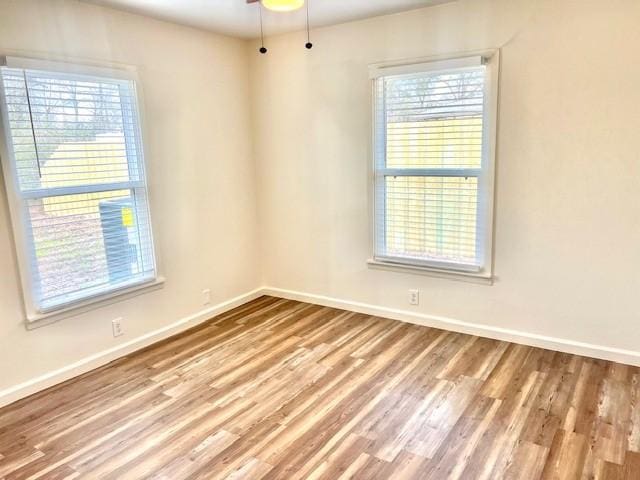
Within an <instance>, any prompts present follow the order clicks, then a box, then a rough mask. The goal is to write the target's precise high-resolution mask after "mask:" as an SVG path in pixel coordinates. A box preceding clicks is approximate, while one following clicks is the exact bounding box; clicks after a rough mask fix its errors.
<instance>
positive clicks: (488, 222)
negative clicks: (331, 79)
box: [367, 49, 500, 284]
mask: <svg viewBox="0 0 640 480" xmlns="http://www.w3.org/2000/svg"><path fill="white" fill-rule="evenodd" d="M480 62H482V63H480ZM473 65H476V66H480V65H484V66H485V86H484V106H483V123H484V128H483V149H482V167H481V168H480V169H473V168H467V169H462V168H461V169H442V168H440V169H438V168H428V167H427V168H387V167H386V166H385V167H382V168H381V167H379V165H380V164H381V158H380V155H383V156H384V157H383V158H382V160H383V161H384V163H382V165H386V135H385V131H384V130H385V129H384V128H382V129H379V128H378V126H379V125H384V122H382V123H380V122H379V120H380V118H379V117H380V115H384V112H383V111H382V112H381V111H380V109H379V108H378V102H377V94H376V93H377V92H376V85H377V79H379V78H383V77H389V76H396V75H410V74H416V73H428V72H437V71H451V70H456V69H464V68H469V67H471V66H473ZM499 74H500V51H499V50H497V49H495V50H482V51H475V52H466V53H461V54H454V55H445V56H437V57H429V58H422V59H416V60H413V61H402V62H384V63H377V64H373V65H370V66H369V77H370V81H371V105H372V110H371V112H372V118H371V126H372V130H371V135H372V137H371V143H370V145H371V148H372V151H371V164H370V165H371V167H370V168H371V172H370V179H371V180H370V182H369V185H370V187H369V190H370V202H369V204H370V221H371V228H370V232H371V234H370V235H371V236H370V252H371V257H370V258H369V259H368V260H367V263H368V265H369V267H371V268H376V269H384V270H391V271H400V272H406V273H418V274H426V275H431V276H435V277H444V278H447V277H459V278H461V279H464V278H468V279H470V280H471V281H480V282H482V283H484V281H487V283H489V284H491V283H492V280H493V270H494V268H493V257H494V251H493V250H494V248H493V247H494V242H493V238H494V203H495V202H494V199H495V164H496V143H497V127H498V102H499ZM380 130H382V131H380ZM381 136H382V137H383V139H384V140H383V142H384V144H383V145H384V147H379V144H380V137H381ZM380 148H382V149H383V150H382V151H380ZM386 176H413V177H415V176H430V177H475V178H477V179H478V217H477V222H476V230H477V232H479V233H478V235H482V237H483V238H481V239H480V238H478V240H477V244H478V255H479V259H480V266H479V267H477V268H476V267H475V266H470V265H469V266H467V265H461V264H455V263H451V262H445V261H438V260H424V259H417V258H406V257H394V256H387V255H381V254H379V253H378V250H379V249H378V248H377V245H378V244H379V242H382V244H383V245H384V238H382V239H380V238H379V233H378V232H379V230H380V228H379V226H378V220H377V219H378V218H386V208H385V203H386V199H385V196H384V195H379V194H378V193H377V192H379V191H384V188H382V189H380V187H381V182H385V177H386ZM380 214H382V215H380ZM383 228H384V227H383ZM383 237H384V235H383Z"/></svg>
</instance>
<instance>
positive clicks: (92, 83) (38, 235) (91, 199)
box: [1, 67, 155, 312]
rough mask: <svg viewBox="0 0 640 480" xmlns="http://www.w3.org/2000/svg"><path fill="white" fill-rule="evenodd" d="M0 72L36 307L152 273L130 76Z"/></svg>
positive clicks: (50, 306)
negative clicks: (125, 77) (122, 77)
mask: <svg viewBox="0 0 640 480" xmlns="http://www.w3.org/2000/svg"><path fill="white" fill-rule="evenodd" d="M1 70H2V84H3V94H4V100H5V104H6V111H7V119H8V125H6V126H5V127H6V128H5V130H7V131H8V132H7V133H8V136H9V137H10V138H9V140H10V144H11V146H12V149H13V157H14V172H15V175H14V176H15V180H16V183H17V191H18V193H19V196H20V200H21V205H22V207H23V211H24V216H25V220H26V224H27V227H28V232H27V238H28V242H29V245H28V249H27V250H28V252H29V256H30V264H31V265H30V272H31V276H32V279H31V280H32V285H33V292H32V293H33V296H34V298H35V301H36V303H37V307H38V309H39V310H40V311H42V312H44V311H49V310H53V309H56V308H58V307H60V306H64V305H66V304H69V303H73V302H77V301H80V300H84V299H86V298H89V297H93V296H97V295H101V294H104V293H108V292H111V291H114V290H117V289H121V288H125V287H127V286H132V285H134V284H138V283H142V282H144V281H147V280H150V279H153V278H154V277H155V261H154V253H153V242H152V238H151V227H150V221H149V214H148V203H147V194H146V183H145V176H144V168H143V159H142V139H141V134H140V128H139V122H138V111H137V105H136V97H135V85H134V82H133V81H130V80H119V79H110V78H98V77H89V76H80V75H67V74H60V73H49V72H43V71H33V70H23V69H18V68H8V67H2V69H1Z"/></svg>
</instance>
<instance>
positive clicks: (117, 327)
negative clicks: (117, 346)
mask: <svg viewBox="0 0 640 480" xmlns="http://www.w3.org/2000/svg"><path fill="white" fill-rule="evenodd" d="M111 328H112V330H113V336H114V337H119V336H120V335H123V334H124V330H122V318H114V319H113V320H111Z"/></svg>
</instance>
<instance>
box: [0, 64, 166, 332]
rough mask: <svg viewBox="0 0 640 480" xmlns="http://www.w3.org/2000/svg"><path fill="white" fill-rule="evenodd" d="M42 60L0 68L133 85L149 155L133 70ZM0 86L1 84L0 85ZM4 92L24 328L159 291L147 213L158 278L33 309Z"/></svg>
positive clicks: (6, 160)
mask: <svg viewBox="0 0 640 480" xmlns="http://www.w3.org/2000/svg"><path fill="white" fill-rule="evenodd" d="M71 62H72V60H71V61H70V62H69V63H67V62H59V61H49V60H41V59H35V58H21V57H15V56H6V57H0V66H6V67H10V68H23V69H32V70H43V71H47V72H60V73H66V74H74V75H86V76H87V77H96V76H98V77H107V78H114V79H120V80H132V81H134V84H135V92H136V97H137V106H138V122H139V129H140V131H141V142H142V148H143V150H144V151H145V152H147V151H148V150H147V148H146V147H147V145H146V137H147V136H146V130H145V121H144V100H143V94H142V88H141V86H140V82H139V78H138V74H137V70H136V68H135V67H133V66H129V65H112V64H110V65H104V66H96V65H85V64H82V63H76V62H73V63H71ZM0 86H1V81H0ZM3 90H4V89H3V88H0V165H1V166H2V172H3V174H4V176H5V177H9V178H5V181H4V185H5V187H6V191H7V198H8V204H9V211H10V217H11V227H12V229H13V232H12V233H13V239H14V246H15V251H16V257H17V260H18V271H19V276H20V286H21V290H22V297H23V303H24V308H25V311H24V316H25V323H26V326H27V328H28V329H32V328H37V327H38V326H41V325H43V324H49V323H53V322H55V321H58V320H61V319H63V318H67V317H70V316H73V315H77V314H80V313H84V312H86V311H89V310H93V309H96V308H100V307H102V306H105V305H108V304H111V303H113V302H114V301H116V300H125V299H127V298H131V297H133V296H136V295H139V294H142V293H146V292H147V291H153V290H156V289H158V288H161V287H162V286H163V284H164V282H165V279H164V276H163V275H162V274H161V272H162V263H161V255H160V252H159V248H158V245H157V244H156V242H155V241H154V239H155V238H156V235H155V231H156V229H155V228H154V222H153V217H152V215H151V212H150V211H149V212H148V213H147V215H148V218H149V223H150V228H151V238H152V242H153V244H154V253H155V266H156V275H155V277H153V278H150V279H148V280H146V281H143V282H140V283H136V284H133V285H130V286H124V287H123V288H121V289H117V290H112V291H110V292H105V293H101V294H98V295H95V296H91V297H85V298H82V299H79V300H77V301H74V302H71V303H69V304H63V305H61V306H60V307H59V308H56V309H54V310H48V311H41V310H39V309H38V308H37V307H36V301H35V298H34V297H33V293H32V292H33V287H34V285H33V282H32V278H33V277H32V272H31V263H30V261H29V251H28V234H27V232H28V221H27V218H26V212H25V210H24V208H23V207H22V201H23V200H22V199H23V198H24V197H25V195H24V194H23V193H21V192H19V191H18V174H17V172H16V169H15V158H14V153H13V149H12V148H11V145H10V144H9V143H8V141H9V140H8V138H9V135H8V133H9V132H8V131H7V125H9V117H8V111H7V106H6V104H5V98H4V91H3ZM148 171H149V168H148V165H147V163H146V162H145V163H144V165H143V173H144V175H145V179H146V180H147V182H146V193H147V202H148V208H149V210H151V203H152V201H151V197H152V193H151V191H150V190H151V189H150V187H149V183H148Z"/></svg>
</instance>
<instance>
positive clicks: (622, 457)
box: [0, 297, 640, 480]
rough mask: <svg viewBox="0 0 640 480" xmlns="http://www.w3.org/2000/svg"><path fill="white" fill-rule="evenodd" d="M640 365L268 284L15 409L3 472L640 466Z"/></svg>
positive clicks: (328, 473)
mask: <svg viewBox="0 0 640 480" xmlns="http://www.w3.org/2000/svg"><path fill="white" fill-rule="evenodd" d="M639 379H640V370H639V369H638V368H635V367H630V366H625V365H620V364H615V363H611V362H605V361H600V360H593V359H589V358H584V357H578V356H573V355H568V354H563V353H557V352H553V351H548V350H542V349H537V348H530V347H525V346H521V345H514V344H510V343H505V342H499V341H495V340H488V339H484V338H478V337H472V336H467V335H461V334H456V333H451V332H446V331H442V330H436V329H431V328H425V327H419V326H415V325H409V324H405V323H401V322H397V321H393V320H388V319H383V318H378V317H371V316H367V315H363V314H356V313H351V312H346V311H342V310H336V309H331V308H325V307H320V306H315V305H310V304H305V303H299V302H295V301H288V300H282V299H277V298H272V297H262V298H259V299H258V300H255V301H253V302H251V303H249V304H247V305H244V306H242V307H240V308H237V309H235V310H233V311H231V312H228V313H226V314H224V315H221V316H219V317H217V318H215V319H213V320H211V321H210V322H208V323H206V324H204V325H201V326H199V327H198V328H196V329H193V330H190V331H189V332H186V333H184V334H182V335H179V336H177V337H174V338H172V339H169V340H167V341H165V342H162V343H160V344H157V345H154V346H153V347H150V348H148V349H145V350H143V351H141V352H138V353H136V354H133V355H130V356H128V357H126V358H123V359H120V360H118V361H116V362H113V363H111V364H110V365H107V366H105V367H103V368H100V369H98V370H95V371H93V372H90V373H88V374H86V375H83V376H81V377H78V378H76V379H73V380H71V381H69V382H67V383H65V384H62V385H59V386H57V387H54V388H52V389H49V390H47V391H44V392H41V393H39V394H37V395H34V396H32V397H30V398H28V399H25V400H22V401H20V402H18V403H15V404H13V405H10V406H8V407H5V408H4V409H0V479H6V480H17V479H37V478H42V479H52V480H58V479H72V478H92V479H98V478H100V479H101V478H105V479H142V478H145V479H146V478H152V479H170V480H178V479H204V478H207V479H223V478H225V479H276V478H277V479H287V480H293V479H331V480H336V479H349V478H353V479H384V480H387V479H449V478H452V479H453V478H458V479H465V480H468V479H487V480H495V479H502V478H510V479H526V480H535V479H538V478H540V479H552V478H553V479H574V478H575V479H580V478H583V479H591V478H596V479H623V478H626V479H640V385H639V382H638V381H639Z"/></svg>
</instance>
